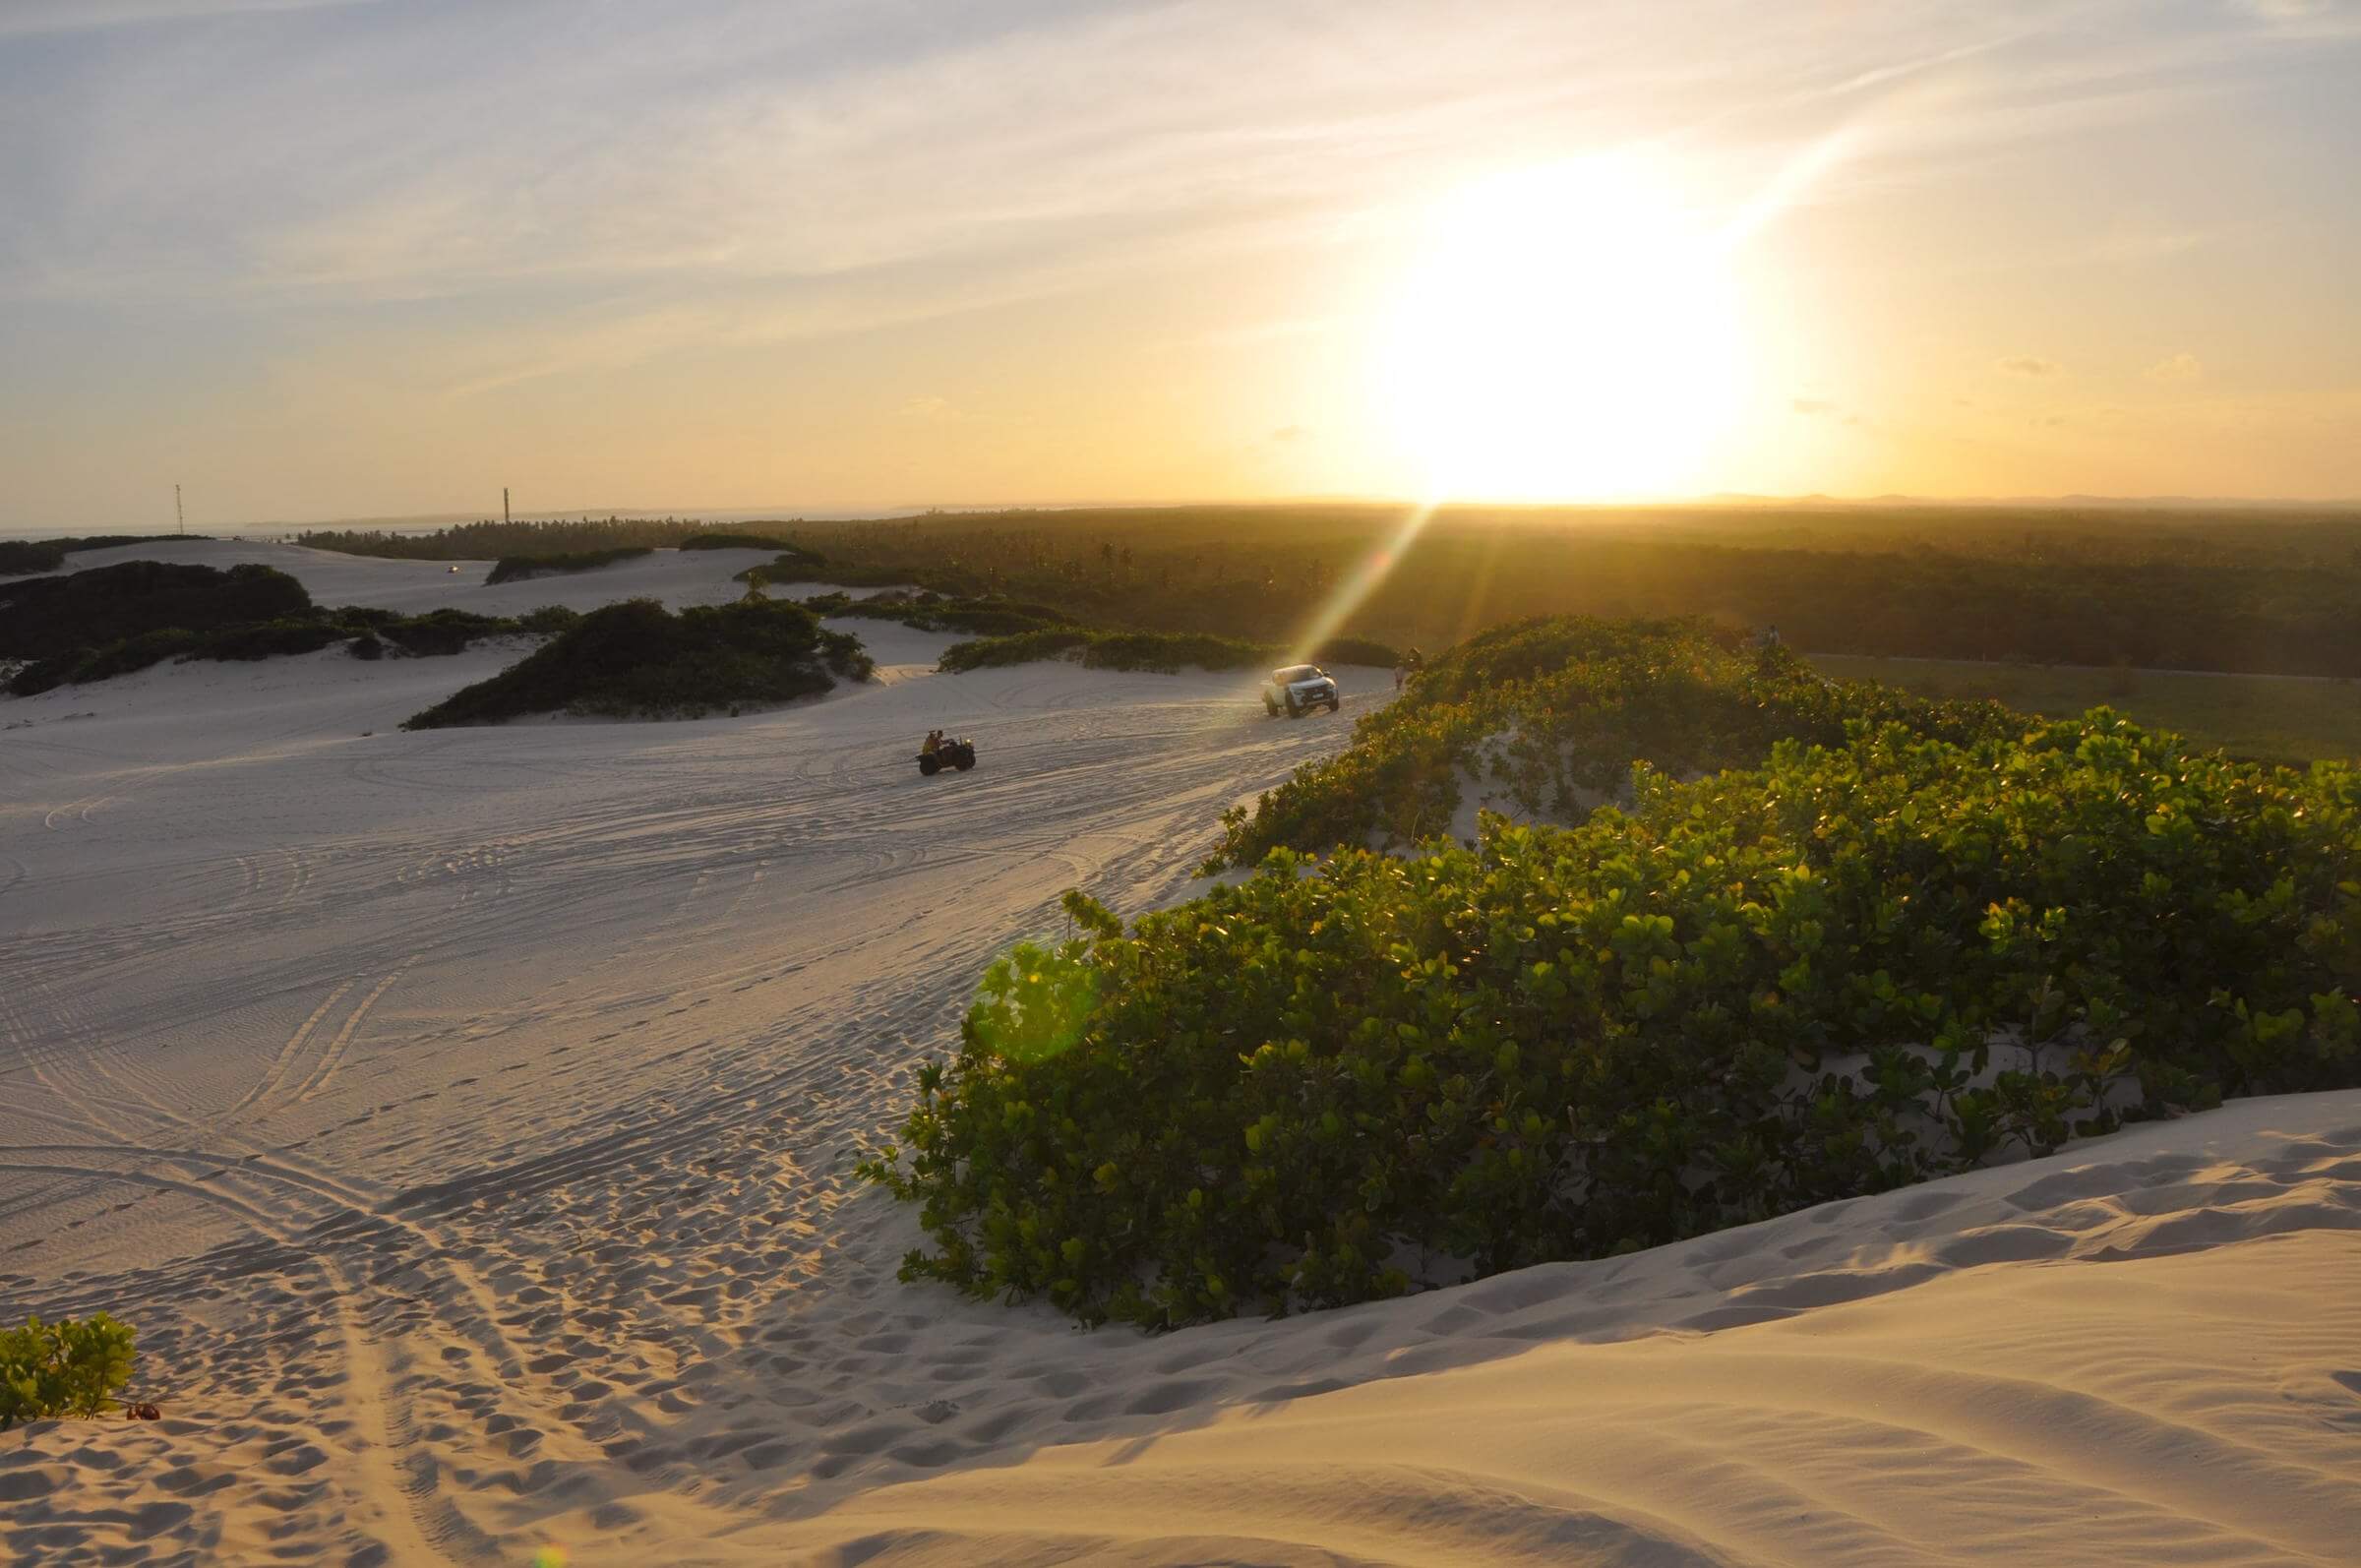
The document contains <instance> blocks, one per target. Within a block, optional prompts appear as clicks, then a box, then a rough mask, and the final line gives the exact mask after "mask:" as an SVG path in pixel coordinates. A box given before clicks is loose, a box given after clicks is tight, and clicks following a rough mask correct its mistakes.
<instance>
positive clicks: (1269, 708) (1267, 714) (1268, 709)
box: [1262, 696, 1279, 719]
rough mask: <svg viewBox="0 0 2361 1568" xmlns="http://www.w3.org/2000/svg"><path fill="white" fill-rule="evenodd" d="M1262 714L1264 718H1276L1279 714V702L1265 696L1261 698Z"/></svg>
mask: <svg viewBox="0 0 2361 1568" xmlns="http://www.w3.org/2000/svg"><path fill="white" fill-rule="evenodd" d="M1262 715H1263V717H1264V718H1270V719H1275V718H1277V717H1278V716H1279V704H1278V703H1276V702H1274V701H1272V700H1271V699H1270V698H1269V697H1267V696H1266V697H1264V698H1263V699H1262Z"/></svg>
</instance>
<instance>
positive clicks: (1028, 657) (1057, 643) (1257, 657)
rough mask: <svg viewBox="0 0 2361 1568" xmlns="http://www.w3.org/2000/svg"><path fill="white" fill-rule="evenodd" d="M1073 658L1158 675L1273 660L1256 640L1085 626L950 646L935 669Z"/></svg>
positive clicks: (1092, 665)
mask: <svg viewBox="0 0 2361 1568" xmlns="http://www.w3.org/2000/svg"><path fill="white" fill-rule="evenodd" d="M1076 656H1078V657H1079V658H1080V659H1081V661H1082V663H1084V664H1085V665H1088V666H1089V667H1090V668H1092V669H1096V670H1150V671H1156V672H1160V673H1163V674H1168V675H1169V674H1171V673H1173V672H1174V671H1177V670H1181V669H1186V668H1188V667H1190V666H1195V667H1196V668H1199V669H1205V670H1242V669H1255V668H1259V667H1261V666H1262V665H1263V664H1265V663H1266V662H1268V661H1269V660H1270V659H1271V658H1272V657H1274V656H1275V654H1274V650H1273V649H1271V648H1269V647H1266V646H1264V645H1263V644H1261V643H1258V642H1241V641H1240V640H1239V639H1238V638H1236V637H1219V636H1214V635H1213V634H1211V633H1202V632H1103V631H1097V630H1093V629H1091V628H1087V627H1073V626H1056V627H1043V628H1040V629H1037V630H1034V631H1030V632H1018V633H1012V634H1010V635H1006V636H988V637H979V638H977V639H976V640H975V641H972V642H954V643H952V644H951V645H950V646H949V647H948V648H945V649H944V650H943V653H942V658H941V659H940V661H939V662H938V668H940V669H943V670H946V671H949V672H952V673H954V674H955V673H959V672H962V671H967V670H981V669H988V668H992V667H994V666H999V665H1009V664H1031V663H1034V662H1036V661H1038V660H1042V659H1062V658H1069V657H1076Z"/></svg>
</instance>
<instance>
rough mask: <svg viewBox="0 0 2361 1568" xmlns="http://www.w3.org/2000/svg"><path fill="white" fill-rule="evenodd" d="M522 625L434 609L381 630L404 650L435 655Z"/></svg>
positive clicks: (498, 634)
mask: <svg viewBox="0 0 2361 1568" xmlns="http://www.w3.org/2000/svg"><path fill="white" fill-rule="evenodd" d="M542 613H544V612H541V611H535V612H534V614H536V615H539V614H542ZM522 627H523V623H522V622H520V621H513V620H509V619H507V618H505V617H501V616H491V615H476V614H474V613H473V612H471V611H467V610H431V611H428V612H427V613H426V614H424V615H412V616H402V617H399V618H397V619H395V620H393V621H389V622H387V623H386V624H385V625H384V626H382V627H380V628H378V629H377V630H378V631H379V632H381V633H383V634H384V636H385V638H386V640H387V641H389V642H391V643H393V645H394V646H396V647H398V648H400V649H401V650H402V652H404V653H409V654H415V655H431V654H451V653H456V652H458V651H459V650H460V649H462V648H464V647H466V646H467V644H468V643H470V642H473V641H475V640H476V639H478V638H479V637H491V636H502V635H505V634H508V633H515V632H517V631H519V630H522Z"/></svg>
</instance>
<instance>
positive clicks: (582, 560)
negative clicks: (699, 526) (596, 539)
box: [484, 544, 655, 585]
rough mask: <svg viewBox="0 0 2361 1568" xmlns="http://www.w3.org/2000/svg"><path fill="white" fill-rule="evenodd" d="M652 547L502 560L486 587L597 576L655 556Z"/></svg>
mask: <svg viewBox="0 0 2361 1568" xmlns="http://www.w3.org/2000/svg"><path fill="white" fill-rule="evenodd" d="M654 554H655V550H654V548H653V547H652V546H649V545H643V544H640V545H619V546H617V547H616V548H614V549H612V550H575V551H571V552H568V553H566V554H562V555H546V556H502V557H501V558H500V559H499V560H498V561H495V562H494V563H492V570H491V571H490V572H488V573H485V574H484V581H485V583H486V584H487V585H489V584H492V583H496V582H521V581H523V580H524V579H525V578H527V577H543V576H548V575H550V574H551V573H562V572H595V571H597V570H598V569H599V568H600V567H611V566H613V565H614V564H615V563H616V562H618V561H631V560H635V559H636V558H637V557H640V556H646V555H654Z"/></svg>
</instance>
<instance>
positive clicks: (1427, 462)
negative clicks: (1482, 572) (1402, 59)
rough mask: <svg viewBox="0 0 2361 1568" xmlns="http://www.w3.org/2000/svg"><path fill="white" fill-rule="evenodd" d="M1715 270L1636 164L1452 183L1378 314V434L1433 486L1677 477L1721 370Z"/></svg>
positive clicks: (1645, 168) (1525, 494)
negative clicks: (1387, 312) (1386, 312)
mask: <svg viewBox="0 0 2361 1568" xmlns="http://www.w3.org/2000/svg"><path fill="white" fill-rule="evenodd" d="M1382 353H1383V359H1382V370H1381V377H1380V380H1381V390H1382V394H1383V396H1384V399H1385V403H1386V409H1385V412H1386V416H1387V419H1388V422H1389V424H1390V426H1391V430H1392V433H1393V436H1394V439H1395V440H1396V441H1398V442H1399V443H1400V444H1401V445H1402V447H1403V448H1404V449H1405V450H1406V451H1407V452H1409V453H1410V454H1411V455H1412V456H1413V458H1414V459H1415V460H1416V462H1417V463H1418V464H1419V465H1420V466H1421V467H1422V468H1423V472H1424V476H1425V482H1426V484H1427V486H1428V489H1429V491H1430V493H1431V494H1432V495H1433V496H1435V497H1436V498H1438V499H1457V500H1508V501H1540V500H1614V499H1625V498H1631V497H1644V496H1651V495H1662V494H1665V493H1667V492H1670V491H1677V490H1680V489H1682V488H1684V487H1686V486H1688V485H1690V484H1691V483H1692V481H1693V480H1694V479H1695V478H1696V476H1697V474H1698V472H1699V464H1700V459H1701V457H1702V456H1703V455H1704V453H1705V452H1706V451H1707V450H1708V448H1709V447H1710V445H1711V443H1712V440H1713V438H1714V436H1715V435H1716V434H1717V432H1718V431H1719V430H1720V429H1721V428H1722V426H1723V425H1724V423H1725V421H1726V419H1727V418H1728V415H1729V411H1730V404H1731V402H1732V400H1733V397H1734V392H1735V389H1736V384H1737V379H1738V363H1739V334H1738V332H1737V328H1736V323H1735V320H1734V312H1733V310H1732V307H1731V302H1730V288H1729V280H1728V276H1727V270H1726V267H1725V247H1724V246H1723V245H1722V244H1721V243H1720V242H1719V241H1718V239H1717V237H1716V235H1715V234H1714V233H1713V231H1712V230H1711V229H1710V228H1709V227H1708V226H1707V225H1706V224H1705V223H1704V222H1703V221H1701V220H1700V219H1699V218H1698V216H1697V215H1696V214H1694V213H1692V212H1690V211H1685V210H1684V209H1683V208H1682V207H1681V206H1680V205H1679V203H1678V202H1677V201H1676V200H1675V193H1674V191H1673V189H1672V188H1671V186H1670V185H1669V184H1668V182H1667V181H1665V179H1664V177H1663V176H1662V174H1661V172H1660V171H1659V170H1657V169H1656V168H1655V167H1654V166H1653V165H1651V164H1649V163H1647V162H1644V161H1641V160H1639V159H1636V158H1629V157H1617V158H1592V159H1584V160H1581V161H1576V162H1568V163H1558V164H1550V165H1544V166H1541V167H1533V168H1525V169H1518V170H1515V171H1511V172H1507V173H1502V174H1498V175H1494V176H1491V177H1489V178H1487V179H1483V180H1482V181H1479V182H1477V183H1476V184H1474V185H1471V186H1469V187H1466V188H1464V189H1462V190H1460V191H1458V192H1456V193H1454V194H1453V195H1452V196H1450V197H1449V198H1447V199H1445V200H1444V201H1443V202H1441V203H1439V204H1438V205H1437V206H1436V207H1435V209H1434V210H1433V211H1432V213H1431V215H1430V217H1429V219H1428V221H1427V223H1426V225H1425V236H1424V240H1423V248H1422V249H1421V250H1420V251H1419V252H1418V254H1416V255H1415V257H1414V258H1413V260H1412V262H1411V264H1410V266H1409V268H1408V269H1407V275H1406V277H1405V280H1404V283H1403V286H1402V287H1401V289H1400V292H1399V294H1398V295H1397V297H1396V299H1395V301H1394V304H1393V307H1392V311H1391V316H1390V319H1389V320H1388V321H1387V322H1386V324H1385V332H1384V338H1383V348H1382Z"/></svg>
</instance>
